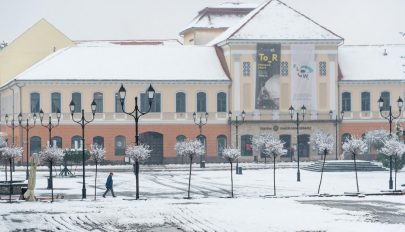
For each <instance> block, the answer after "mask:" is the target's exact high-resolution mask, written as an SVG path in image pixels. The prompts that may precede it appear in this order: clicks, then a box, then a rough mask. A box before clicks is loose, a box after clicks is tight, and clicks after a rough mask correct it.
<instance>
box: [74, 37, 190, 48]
mask: <svg viewBox="0 0 405 232" xmlns="http://www.w3.org/2000/svg"><path fill="white" fill-rule="evenodd" d="M74 42H75V43H76V45H77V46H112V45H117V46H120V45H182V43H181V42H180V41H179V40H177V39H163V40H76V41H74Z"/></svg>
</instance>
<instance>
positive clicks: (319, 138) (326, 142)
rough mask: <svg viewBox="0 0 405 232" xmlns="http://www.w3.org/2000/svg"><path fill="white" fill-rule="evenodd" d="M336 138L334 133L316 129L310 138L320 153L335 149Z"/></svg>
mask: <svg viewBox="0 0 405 232" xmlns="http://www.w3.org/2000/svg"><path fill="white" fill-rule="evenodd" d="M334 142H335V140H334V138H333V136H332V135H330V134H328V133H326V132H324V131H322V130H316V131H315V132H314V133H313V134H312V135H311V138H310V143H311V145H312V147H313V149H315V150H316V151H318V153H319V154H322V155H323V154H325V155H326V154H329V153H330V152H331V151H332V149H333V144H334Z"/></svg>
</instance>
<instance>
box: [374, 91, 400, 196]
mask: <svg viewBox="0 0 405 232" xmlns="http://www.w3.org/2000/svg"><path fill="white" fill-rule="evenodd" d="M384 103H385V102H384V100H383V99H382V96H380V98H379V99H378V107H379V108H380V115H381V117H383V118H385V119H387V120H388V123H389V125H390V136H391V133H392V128H391V127H392V122H393V121H394V120H395V119H397V118H400V117H401V112H402V107H403V105H404V101H403V100H402V98H401V97H399V98H398V100H397V105H398V114H397V115H394V114H393V113H392V107H391V104H390V103H389V102H387V104H390V105H389V110H388V111H387V109H386V108H384ZM388 185H389V189H392V188H393V181H392V156H390V180H389V181H388Z"/></svg>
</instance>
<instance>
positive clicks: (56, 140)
mask: <svg viewBox="0 0 405 232" xmlns="http://www.w3.org/2000/svg"><path fill="white" fill-rule="evenodd" d="M51 141H52V144H51V146H52V147H53V146H56V147H57V148H62V138H61V137H59V136H54V137H52V139H51Z"/></svg>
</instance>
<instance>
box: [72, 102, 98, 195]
mask: <svg viewBox="0 0 405 232" xmlns="http://www.w3.org/2000/svg"><path fill="white" fill-rule="evenodd" d="M75 107H76V105H75V103H74V102H73V100H71V101H70V104H69V109H70V114H71V115H72V120H73V122H75V123H77V124H79V125H80V126H81V127H82V143H83V145H82V162H83V187H82V199H84V198H86V169H85V166H84V163H85V162H86V157H85V154H84V147H85V142H84V128H85V126H86V125H87V124H89V123H90V122H92V121H93V120H94V115H95V113H96V107H97V105H96V102H95V101H94V100H93V102H92V103H91V113H92V115H93V116H92V118H91V120H86V119H85V117H84V109H82V111H81V113H82V115H81V118H80V119H79V120H75V118H74V113H75Z"/></svg>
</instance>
